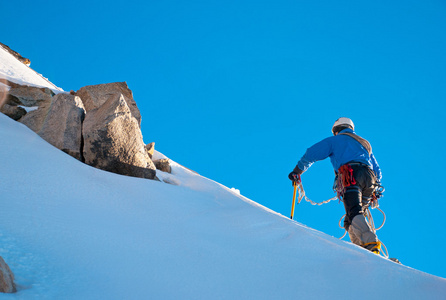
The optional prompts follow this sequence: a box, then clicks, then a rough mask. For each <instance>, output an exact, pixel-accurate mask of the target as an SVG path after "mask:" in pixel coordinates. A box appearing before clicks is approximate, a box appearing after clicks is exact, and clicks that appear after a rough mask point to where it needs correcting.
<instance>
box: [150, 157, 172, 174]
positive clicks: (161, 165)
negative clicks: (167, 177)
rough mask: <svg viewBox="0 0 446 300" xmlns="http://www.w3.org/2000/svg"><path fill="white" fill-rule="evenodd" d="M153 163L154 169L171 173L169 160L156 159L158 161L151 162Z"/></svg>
mask: <svg viewBox="0 0 446 300" xmlns="http://www.w3.org/2000/svg"><path fill="white" fill-rule="evenodd" d="M153 163H154V164H155V167H156V168H157V169H158V170H160V171H163V172H166V173H171V172H172V168H171V166H170V162H169V159H158V160H155V161H153Z"/></svg>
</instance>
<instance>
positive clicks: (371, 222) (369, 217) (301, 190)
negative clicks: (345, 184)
mask: <svg viewBox="0 0 446 300" xmlns="http://www.w3.org/2000/svg"><path fill="white" fill-rule="evenodd" d="M297 191H298V193H299V196H298V198H297V199H298V201H297V203H298V204H299V203H300V202H301V201H302V199H305V201H307V202H309V203H310V204H311V205H318V206H320V205H322V204H326V203H328V202H331V201H334V200H339V201H342V199H341V198H338V196H335V197H333V198H330V199H328V200H325V201H322V202H315V201H312V200H311V199H309V198H308V197H307V195H306V193H305V190H304V187H303V185H302V182H298V183H297ZM370 207H371V208H372V209H375V208H376V209H377V210H379V211H380V212H381V213H382V215H383V222H382V224H381V225H380V226H379V227H378V228H376V227H375V221H374V220H373V216H372V213H371V211H370V209H369V208H370ZM364 216H365V217H366V218H367V220H368V221H369V225H370V228H371V229H372V231H373V232H374V233H375V232H376V231H378V230H380V229H381V228H383V226H384V224H385V223H386V214H385V213H384V211H383V210H382V209H380V208H379V205H378V201H377V200H376V203H374V204H373V205H369V206H367V207H366V208H365V209H364ZM344 217H345V214H344V215H343V216H342V217H341V219H340V220H339V227H340V228H342V229H344V234H343V235H342V236H341V237H340V238H339V239H340V240H342V239H343V238H344V237H345V236H346V235H347V230H346V229H345V228H344V226H342V224H341V223H342V220H343V219H344ZM379 242H380V243H381V246H382V248H383V250H384V251H383V253H382V254H383V256H384V257H385V258H389V252H388V250H387V247H386V245H384V243H383V242H381V241H379Z"/></svg>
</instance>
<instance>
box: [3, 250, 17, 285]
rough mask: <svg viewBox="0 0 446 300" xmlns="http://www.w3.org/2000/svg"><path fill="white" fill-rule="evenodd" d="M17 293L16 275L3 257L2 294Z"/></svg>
mask: <svg viewBox="0 0 446 300" xmlns="http://www.w3.org/2000/svg"><path fill="white" fill-rule="evenodd" d="M16 291H17V290H16V287H15V284H14V274H13V273H12V272H11V269H10V268H9V266H8V265H7V264H6V262H5V260H4V259H3V257H1V256H0V292H1V293H15V292H16Z"/></svg>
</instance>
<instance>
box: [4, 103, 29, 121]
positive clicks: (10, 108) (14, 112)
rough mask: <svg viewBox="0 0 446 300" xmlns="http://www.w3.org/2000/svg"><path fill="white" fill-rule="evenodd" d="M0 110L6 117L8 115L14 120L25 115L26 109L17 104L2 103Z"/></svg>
mask: <svg viewBox="0 0 446 300" xmlns="http://www.w3.org/2000/svg"><path fill="white" fill-rule="evenodd" d="M0 112H2V113H4V114H5V115H7V116H8V117H10V118H11V119H13V120H15V121H17V120H18V119H20V118H21V117H23V116H24V115H26V110H25V109H24V108H22V107H19V106H17V105H9V104H4V105H3V106H1V107H0Z"/></svg>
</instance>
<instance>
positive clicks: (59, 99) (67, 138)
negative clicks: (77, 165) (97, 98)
mask: <svg viewBox="0 0 446 300" xmlns="http://www.w3.org/2000/svg"><path fill="white" fill-rule="evenodd" d="M84 118H85V109H84V105H83V103H82V101H81V99H80V98H79V97H77V96H73V95H70V94H58V95H56V96H55V97H54V98H53V99H52V101H51V105H50V108H49V110H48V115H47V116H46V118H45V121H44V123H43V125H42V129H41V130H40V131H39V132H38V134H39V135H40V136H41V137H42V138H43V139H44V140H46V141H47V142H48V143H50V144H52V145H53V146H55V147H56V148H58V149H60V150H62V151H64V152H65V153H68V154H69V155H71V156H73V157H74V158H76V159H78V160H82V122H83V121H84Z"/></svg>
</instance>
